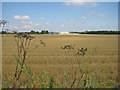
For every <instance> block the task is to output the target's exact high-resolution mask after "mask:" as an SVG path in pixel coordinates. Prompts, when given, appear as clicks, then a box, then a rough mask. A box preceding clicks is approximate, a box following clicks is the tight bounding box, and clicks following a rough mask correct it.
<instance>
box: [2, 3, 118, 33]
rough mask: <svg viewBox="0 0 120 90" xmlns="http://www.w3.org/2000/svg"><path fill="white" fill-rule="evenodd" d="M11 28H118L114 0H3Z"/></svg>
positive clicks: (77, 29) (38, 29) (4, 14)
mask: <svg viewBox="0 0 120 90" xmlns="http://www.w3.org/2000/svg"><path fill="white" fill-rule="evenodd" d="M2 17H3V19H4V20H7V21H8V22H9V23H8V24H7V25H6V27H5V29H9V30H11V31H13V30H15V31H22V32H23V31H31V30H35V31H41V30H43V29H47V30H48V31H51V32H55V31H56V32H58V31H78V32H81V31H86V30H88V31H89V30H118V3H117V2H3V3H2Z"/></svg>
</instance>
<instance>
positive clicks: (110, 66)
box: [2, 34, 118, 88]
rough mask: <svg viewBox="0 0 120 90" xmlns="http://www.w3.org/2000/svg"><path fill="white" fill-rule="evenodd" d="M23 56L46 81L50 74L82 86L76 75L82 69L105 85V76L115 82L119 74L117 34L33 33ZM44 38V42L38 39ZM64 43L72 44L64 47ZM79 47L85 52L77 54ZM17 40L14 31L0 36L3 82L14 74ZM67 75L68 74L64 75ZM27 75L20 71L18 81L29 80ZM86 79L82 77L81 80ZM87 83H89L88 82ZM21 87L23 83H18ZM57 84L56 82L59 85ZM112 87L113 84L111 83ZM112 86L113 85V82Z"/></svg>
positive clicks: (34, 72)
mask: <svg viewBox="0 0 120 90" xmlns="http://www.w3.org/2000/svg"><path fill="white" fill-rule="evenodd" d="M31 36H34V37H35V38H34V39H33V40H31V43H30V46H29V48H28V53H27V56H26V60H25V64H26V65H29V66H30V68H31V72H32V75H33V77H34V78H37V77H38V78H39V77H42V78H43V81H44V82H45V83H46V82H48V78H47V76H46V74H45V71H46V72H47V73H48V75H49V77H53V78H54V81H55V82H56V86H54V87H55V88H56V87H57V84H61V83H63V87H71V85H73V84H74V85H73V86H72V87H73V88H74V87H82V86H81V85H82V84H79V78H80V77H82V73H85V72H87V74H88V75H89V74H95V75H96V80H97V81H98V83H99V85H97V86H95V87H108V86H109V85H106V84H103V82H104V81H105V80H107V81H112V83H114V84H116V79H117V78H118V35H92V34H90V35H87V34H82V35H78V34H76V35H74V34H73V35H57V34H53V35H52V34H46V35H43V34H32V35H31ZM41 41H43V42H44V43H40V42H41ZM67 45H70V46H72V48H69V47H65V46H67ZM81 48H87V51H86V52H85V54H84V55H80V54H78V52H79V51H80V49H81ZM16 56H17V44H16V42H15V37H14V34H4V35H3V37H2V82H3V83H5V82H6V78H8V79H11V78H13V77H14V74H15V67H16V60H15V57H16ZM66 76H67V77H66ZM28 78H29V77H28V76H27V75H26V74H25V73H24V72H22V74H21V77H20V79H19V81H18V83H20V82H22V83H23V82H24V83H26V84H27V83H28V82H29V81H26V80H27V79H28ZM84 81H85V80H83V81H82V80H81V81H80V82H81V83H83V82H84ZM40 82H41V81H40V80H38V79H35V82H34V83H35V87H37V88H41V83H40ZM87 86H88V87H89V85H87ZM21 87H22V86H21ZM58 87H59V86H58ZM110 87H112V86H110ZM113 87H114V86H113Z"/></svg>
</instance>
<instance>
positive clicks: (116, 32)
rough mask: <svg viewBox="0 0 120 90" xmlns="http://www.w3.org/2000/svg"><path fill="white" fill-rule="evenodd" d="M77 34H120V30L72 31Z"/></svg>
mask: <svg viewBox="0 0 120 90" xmlns="http://www.w3.org/2000/svg"><path fill="white" fill-rule="evenodd" d="M71 33H76V34H120V31H85V32H71Z"/></svg>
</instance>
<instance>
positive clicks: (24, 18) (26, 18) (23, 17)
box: [22, 16, 30, 20]
mask: <svg viewBox="0 0 120 90" xmlns="http://www.w3.org/2000/svg"><path fill="white" fill-rule="evenodd" d="M29 19H30V17H29V16H22V20H29Z"/></svg>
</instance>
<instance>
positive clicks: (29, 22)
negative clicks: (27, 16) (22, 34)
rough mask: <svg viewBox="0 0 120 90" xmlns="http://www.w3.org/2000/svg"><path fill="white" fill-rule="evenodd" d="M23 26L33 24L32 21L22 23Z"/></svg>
mask: <svg viewBox="0 0 120 90" xmlns="http://www.w3.org/2000/svg"><path fill="white" fill-rule="evenodd" d="M21 23H22V24H32V21H30V22H25V21H21Z"/></svg>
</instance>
